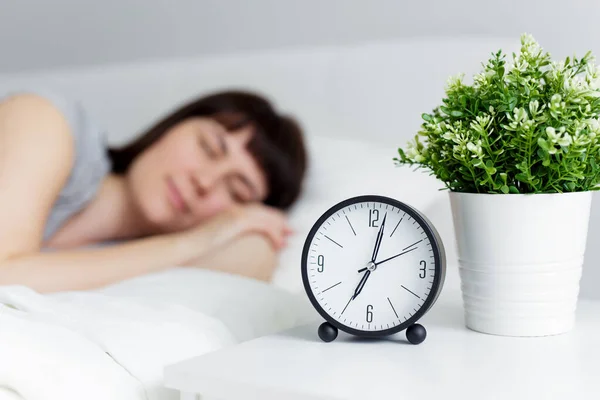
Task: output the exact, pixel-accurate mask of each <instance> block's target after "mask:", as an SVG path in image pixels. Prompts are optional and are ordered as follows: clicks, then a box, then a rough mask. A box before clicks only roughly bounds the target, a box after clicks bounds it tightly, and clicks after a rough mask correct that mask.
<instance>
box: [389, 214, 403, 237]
mask: <svg viewBox="0 0 600 400" xmlns="http://www.w3.org/2000/svg"><path fill="white" fill-rule="evenodd" d="M403 218H404V217H402V218H400V221H398V223H397V224H396V227H395V228H394V230H393V231H392V233H391V234H390V237H392V235H393V234H394V232H396V229H398V225H400V222H402V219H403Z"/></svg>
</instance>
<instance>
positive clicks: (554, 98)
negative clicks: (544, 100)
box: [550, 93, 562, 104]
mask: <svg viewBox="0 0 600 400" xmlns="http://www.w3.org/2000/svg"><path fill="white" fill-rule="evenodd" d="M561 100H562V97H561V96H560V94H558V93H556V94H553V95H552V97H551V98H550V103H552V104H558V103H560V101H561Z"/></svg>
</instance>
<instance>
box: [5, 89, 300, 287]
mask: <svg viewBox="0 0 600 400" xmlns="http://www.w3.org/2000/svg"><path fill="white" fill-rule="evenodd" d="M305 167H306V153H305V147H304V143H303V138H302V134H301V131H300V128H299V126H298V124H297V123H296V122H295V121H294V120H293V119H292V118H291V117H289V116H286V115H280V114H278V113H277V112H276V111H275V110H274V108H273V106H272V105H271V104H270V103H269V102H268V101H267V100H265V99H263V98H261V97H259V96H258V95H256V94H252V93H247V92H235V91H229V92H220V93H214V94H211V95H209V96H206V97H203V98H199V99H197V100H195V101H192V102H191V103H189V104H186V105H184V106H182V107H181V108H179V109H178V110H175V111H174V112H173V113H172V114H170V115H168V116H166V118H164V119H162V120H161V121H159V122H158V123H156V124H155V125H154V126H152V127H151V128H150V129H149V130H148V131H147V132H145V133H143V134H142V135H141V136H139V138H138V139H136V140H135V141H133V142H132V143H130V144H128V145H126V146H124V147H122V148H118V149H112V148H110V149H109V148H108V146H107V144H106V141H105V136H104V132H103V131H102V130H101V129H99V128H98V127H97V126H96V125H94V123H93V121H92V120H91V119H90V118H89V117H88V115H87V114H86V111H85V109H84V108H83V107H82V106H81V105H80V104H79V103H76V102H72V101H68V100H66V99H64V98H63V97H61V96H57V95H56V94H54V93H51V92H43V91H34V92H25V91H23V92H18V93H12V94H10V95H7V96H5V97H3V98H2V99H0V285H12V284H17V285H26V286H29V287H31V288H33V289H34V290H37V291H39V292H54V291H63V290H84V289H92V288H97V287H101V286H104V285H107V284H110V283H114V282H117V281H120V280H123V279H127V278H130V277H134V276H137V275H141V274H145V273H150V272H154V271H159V270H161V269H164V268H168V267H171V266H195V267H203V268H210V269H216V270H220V271H224V272H228V273H234V274H240V275H244V276H249V277H252V278H256V279H261V280H268V279H269V278H270V276H271V273H272V271H273V268H274V266H275V264H276V260H277V252H278V251H279V250H280V249H281V248H282V247H283V246H285V244H286V237H287V236H288V235H289V234H290V233H291V230H290V228H289V226H288V224H287V222H286V218H285V214H284V212H285V210H286V209H287V208H288V207H289V206H290V205H292V203H293V202H294V201H295V200H296V199H297V198H298V196H299V194H300V191H301V186H302V181H303V177H304V174H305ZM106 242H113V244H112V245H110V246H107V245H101V246H99V245H94V244H101V243H106Z"/></svg>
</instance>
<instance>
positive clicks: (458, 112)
mask: <svg viewBox="0 0 600 400" xmlns="http://www.w3.org/2000/svg"><path fill="white" fill-rule="evenodd" d="M450 115H452V116H453V117H462V116H463V113H462V112H461V111H458V110H452V111H450Z"/></svg>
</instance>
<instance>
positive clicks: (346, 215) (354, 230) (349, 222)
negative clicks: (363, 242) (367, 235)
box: [346, 215, 356, 236]
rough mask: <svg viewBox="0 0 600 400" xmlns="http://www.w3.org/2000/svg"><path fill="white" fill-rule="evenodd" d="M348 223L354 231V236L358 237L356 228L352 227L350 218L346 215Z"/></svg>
mask: <svg viewBox="0 0 600 400" xmlns="http://www.w3.org/2000/svg"><path fill="white" fill-rule="evenodd" d="M346 221H348V225H350V229H352V233H354V236H356V231H355V230H354V227H353V226H352V224H351V223H350V220H349V219H348V216H347V215H346Z"/></svg>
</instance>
